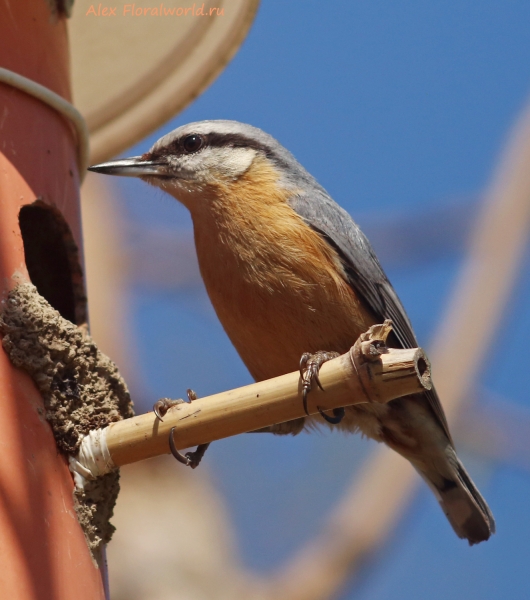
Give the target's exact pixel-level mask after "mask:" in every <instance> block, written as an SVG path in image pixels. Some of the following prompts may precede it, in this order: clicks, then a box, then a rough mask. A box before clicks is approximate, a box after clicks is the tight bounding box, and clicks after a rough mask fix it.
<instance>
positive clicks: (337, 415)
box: [317, 406, 346, 425]
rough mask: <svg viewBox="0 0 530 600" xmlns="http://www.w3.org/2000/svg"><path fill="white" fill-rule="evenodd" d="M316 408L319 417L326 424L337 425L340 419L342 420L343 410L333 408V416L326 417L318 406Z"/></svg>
mask: <svg viewBox="0 0 530 600" xmlns="http://www.w3.org/2000/svg"><path fill="white" fill-rule="evenodd" d="M317 408H318V412H319V413H320V416H321V417H322V418H323V419H324V420H325V421H327V422H328V423H331V425H338V424H339V423H340V422H341V421H342V419H344V415H345V414H346V413H345V410H344V408H334V409H333V416H332V417H328V415H327V414H326V413H325V412H324V411H323V410H322V409H321V408H320V406H317Z"/></svg>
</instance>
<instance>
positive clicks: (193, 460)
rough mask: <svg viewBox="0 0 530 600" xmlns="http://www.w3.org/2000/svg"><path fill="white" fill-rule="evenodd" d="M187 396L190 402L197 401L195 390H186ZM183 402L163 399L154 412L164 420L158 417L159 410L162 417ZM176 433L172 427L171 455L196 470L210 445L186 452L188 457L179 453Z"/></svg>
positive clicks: (170, 433) (170, 439) (202, 445)
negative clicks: (175, 437)
mask: <svg viewBox="0 0 530 600" xmlns="http://www.w3.org/2000/svg"><path fill="white" fill-rule="evenodd" d="M186 394H187V396H188V402H193V400H197V394H196V393H195V392H194V391H193V390H186ZM168 402H169V403H170V404H169V405H168ZM182 402H183V400H169V399H168V398H162V400H159V401H158V402H157V403H156V404H155V406H154V407H153V410H154V411H155V414H156V416H157V417H158V418H159V419H160V420H162V419H161V418H160V416H159V415H158V412H157V410H158V411H159V412H160V410H162V416H163V415H165V414H166V413H167V411H168V410H169V408H171V407H172V406H175V405H176V404H180V403H182ZM157 405H158V406H157ZM174 433H175V427H172V428H171V431H170V432H169V449H170V450H171V454H173V456H174V457H175V458H176V459H177V460H178V461H179V462H180V463H182V464H183V465H186V466H187V467H191V468H192V469H196V468H197V467H198V466H199V463H200V462H201V460H202V457H203V456H204V453H205V452H206V450H207V449H208V446H209V445H210V444H209V443H208V444H199V445H198V446H197V449H196V450H195V452H186V455H184V454H182V453H181V452H179V451H178V450H177V447H176V446H175V440H174V438H173V434H174Z"/></svg>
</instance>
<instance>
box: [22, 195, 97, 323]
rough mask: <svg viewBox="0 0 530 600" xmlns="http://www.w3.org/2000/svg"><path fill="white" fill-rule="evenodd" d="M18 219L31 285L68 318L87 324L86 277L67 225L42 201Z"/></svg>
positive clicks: (31, 205)
mask: <svg viewBox="0 0 530 600" xmlns="http://www.w3.org/2000/svg"><path fill="white" fill-rule="evenodd" d="M18 220H19V225H20V232H21V234H22V240H23V243H24V255H25V261H26V268H27V269H28V273H29V277H30V279H31V282H32V283H33V285H34V286H35V287H36V288H37V290H38V292H39V294H40V295H41V296H43V297H44V298H46V300H47V301H48V302H49V303H50V304H51V305H52V306H53V307H54V308H55V309H56V310H58V311H59V313H60V314H61V315H62V316H63V317H64V318H65V319H68V320H69V321H71V322H72V323H75V324H77V325H81V324H82V323H84V322H86V296H85V293H84V284H83V274H82V270H81V265H80V262H79V252H78V249H77V245H76V243H75V241H74V237H73V235H72V232H71V231H70V227H69V226H68V223H67V222H66V220H65V219H64V217H63V216H62V214H61V213H60V211H59V210H58V209H56V208H54V207H52V206H49V205H47V204H45V203H44V202H43V201H42V200H37V201H36V202H33V204H27V205H26V206H23V207H22V208H21V209H20V212H19V215H18Z"/></svg>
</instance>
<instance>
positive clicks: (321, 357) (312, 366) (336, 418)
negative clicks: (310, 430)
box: [300, 350, 344, 425]
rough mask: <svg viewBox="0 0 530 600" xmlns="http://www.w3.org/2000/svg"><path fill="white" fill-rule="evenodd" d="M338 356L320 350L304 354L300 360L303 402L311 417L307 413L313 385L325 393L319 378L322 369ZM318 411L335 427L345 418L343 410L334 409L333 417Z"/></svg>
mask: <svg viewBox="0 0 530 600" xmlns="http://www.w3.org/2000/svg"><path fill="white" fill-rule="evenodd" d="M337 356H339V353H338V352H325V351H323V350H319V351H318V352H315V353H314V354H311V353H310V352H304V354H302V358H301V359H300V377H301V378H302V401H303V404H304V411H305V414H306V415H309V412H308V411H307V396H308V395H309V392H310V391H311V389H312V388H313V385H314V384H315V383H316V384H317V385H318V387H319V388H320V389H321V390H322V391H324V388H323V387H322V384H321V383H320V379H319V377H318V374H319V373H320V367H321V366H322V365H323V364H324V363H325V362H327V361H328V360H332V359H333V358H337ZM318 411H319V412H320V414H321V415H322V417H323V418H324V419H325V420H326V421H327V422H328V423H331V424H333V425H336V424H337V423H340V422H341V421H342V419H343V417H344V409H343V408H336V409H333V417H328V416H327V415H326V414H325V413H324V412H323V411H322V410H321V409H320V408H319V407H318Z"/></svg>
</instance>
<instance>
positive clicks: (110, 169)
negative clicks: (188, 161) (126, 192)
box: [88, 156, 168, 177]
mask: <svg viewBox="0 0 530 600" xmlns="http://www.w3.org/2000/svg"><path fill="white" fill-rule="evenodd" d="M167 167H168V165H167V162H166V161H162V160H145V159H142V157H141V156H132V157H131V158H121V159H119V160H111V161H109V162H105V163H101V164H99V165H92V166H91V167H88V170H89V171H94V172H95V173H104V174H105V175H121V176H122V177H142V176H144V175H160V176H164V175H165V176H167V175H168V171H167Z"/></svg>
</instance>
